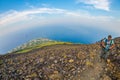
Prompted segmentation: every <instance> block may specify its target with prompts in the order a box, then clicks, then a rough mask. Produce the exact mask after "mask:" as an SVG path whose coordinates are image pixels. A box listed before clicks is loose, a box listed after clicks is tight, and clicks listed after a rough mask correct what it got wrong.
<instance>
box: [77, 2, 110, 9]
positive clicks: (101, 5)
mask: <svg viewBox="0 0 120 80" xmlns="http://www.w3.org/2000/svg"><path fill="white" fill-rule="evenodd" d="M77 2H78V3H79V2H82V3H84V4H88V5H90V6H93V7H94V8H96V9H101V10H106V11H110V2H109V0H77Z"/></svg>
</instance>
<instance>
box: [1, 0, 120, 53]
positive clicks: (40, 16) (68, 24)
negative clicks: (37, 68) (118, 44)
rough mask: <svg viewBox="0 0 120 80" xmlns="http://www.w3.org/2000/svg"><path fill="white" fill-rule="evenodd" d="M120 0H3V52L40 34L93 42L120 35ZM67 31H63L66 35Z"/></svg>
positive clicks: (73, 40) (59, 38)
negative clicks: (108, 36)
mask: <svg viewBox="0 0 120 80" xmlns="http://www.w3.org/2000/svg"><path fill="white" fill-rule="evenodd" d="M119 4H120V0H0V54H3V53H7V52H8V51H10V50H11V49H13V48H15V47H17V46H19V45H21V44H23V43H25V42H27V41H29V40H31V39H34V38H39V37H46V38H51V39H55V40H61V41H70V42H77V43H78V42H80V43H81V42H83V43H93V42H95V41H97V40H99V39H101V38H103V37H106V36H107V35H109V34H111V35H113V37H118V36H120V5H119ZM63 34H64V35H63Z"/></svg>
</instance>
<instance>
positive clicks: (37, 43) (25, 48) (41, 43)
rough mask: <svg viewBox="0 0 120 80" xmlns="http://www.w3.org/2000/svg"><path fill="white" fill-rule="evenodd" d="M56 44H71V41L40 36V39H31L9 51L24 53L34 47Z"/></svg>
mask: <svg viewBox="0 0 120 80" xmlns="http://www.w3.org/2000/svg"><path fill="white" fill-rule="evenodd" d="M58 44H59V45H60V44H72V43H70V42H61V41H54V40H49V39H44V38H41V39H35V40H31V41H29V42H28V43H25V44H23V45H21V46H18V47H17V48H15V49H13V50H12V51H11V52H10V53H16V54H18V53H26V52H30V51H32V50H34V49H39V48H42V47H45V46H52V45H58Z"/></svg>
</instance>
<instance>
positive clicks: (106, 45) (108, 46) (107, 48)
mask: <svg viewBox="0 0 120 80" xmlns="http://www.w3.org/2000/svg"><path fill="white" fill-rule="evenodd" d="M101 47H102V53H101V58H102V59H105V60H107V59H108V57H109V55H111V51H112V50H113V49H114V47H115V43H114V40H113V39H112V36H111V35H108V38H104V39H102V40H101Z"/></svg>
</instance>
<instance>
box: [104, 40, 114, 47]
mask: <svg viewBox="0 0 120 80" xmlns="http://www.w3.org/2000/svg"><path fill="white" fill-rule="evenodd" d="M107 41H108V39H105V45H107ZM112 41H113V39H111V40H110V46H111V45H112Z"/></svg>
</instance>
